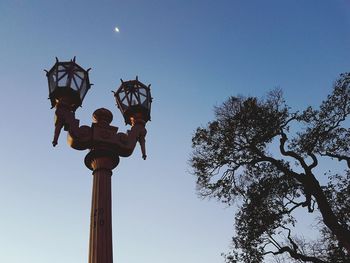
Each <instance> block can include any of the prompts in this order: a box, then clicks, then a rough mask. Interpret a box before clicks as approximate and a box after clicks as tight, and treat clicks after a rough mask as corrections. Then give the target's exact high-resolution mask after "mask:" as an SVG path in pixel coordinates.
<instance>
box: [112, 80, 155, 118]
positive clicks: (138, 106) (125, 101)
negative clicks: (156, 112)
mask: <svg viewBox="0 0 350 263" xmlns="http://www.w3.org/2000/svg"><path fill="white" fill-rule="evenodd" d="M150 86H151V85H148V86H146V85H145V84H143V83H142V82H140V81H139V80H138V78H137V77H136V79H135V80H129V81H123V80H121V85H120V87H119V88H118V89H117V91H116V92H114V97H115V99H116V102H117V106H118V108H119V109H120V111H121V113H122V115H123V117H124V120H125V123H126V124H130V125H133V124H134V122H135V120H143V121H144V122H147V121H149V120H151V103H152V97H151V89H150Z"/></svg>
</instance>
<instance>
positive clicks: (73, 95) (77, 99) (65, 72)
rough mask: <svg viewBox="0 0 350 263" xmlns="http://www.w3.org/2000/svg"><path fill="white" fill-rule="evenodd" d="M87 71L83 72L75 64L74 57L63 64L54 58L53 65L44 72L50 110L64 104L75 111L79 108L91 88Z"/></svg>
mask: <svg viewBox="0 0 350 263" xmlns="http://www.w3.org/2000/svg"><path fill="white" fill-rule="evenodd" d="M89 70H90V68H89V69H88V70H84V69H83V68H82V67H80V66H79V65H78V64H76V63H75V57H74V59H72V60H71V61H65V62H59V61H58V59H57V58H56V63H55V65H54V66H53V67H52V68H51V69H50V70H49V71H46V76H47V79H48V84H49V99H50V100H51V105H52V108H53V107H55V106H56V105H57V104H64V105H66V106H68V107H69V108H70V109H71V110H72V111H75V110H76V109H77V108H78V107H79V106H81V104H82V102H83V100H84V97H85V95H86V93H87V91H88V90H89V89H90V87H91V84H90V80H89V73H88V72H89Z"/></svg>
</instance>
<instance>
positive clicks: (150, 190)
mask: <svg viewBox="0 0 350 263" xmlns="http://www.w3.org/2000/svg"><path fill="white" fill-rule="evenodd" d="M349 14H350V2H349V1H347V0H329V1H326V0H308V1H305V0H284V1H281V0H274V1H272V0H264V1H261V0H256V1H246V0H244V1H243V0H217V1H213V0H197V1H189V0H187V1H185V0H172V1H168V0H158V1H146V0H143V1H142V0H139V1H136V0H128V1H104V0H101V1H83V0H79V1H74V0H73V1H72V0H70V1H68V0H62V1H47V0H46V1H44V0H42V1H36V0H33V1H25V0H0V88H1V104H0V112H1V114H2V116H1V129H0V138H1V147H0V164H1V173H0V200H1V205H0V219H1V221H0V262H6V263H7V262H8V263H23V262H26V263H32V262H33V263H47V262H50V263H62V262H67V263H73V262H74V263H80V262H81V263H83V262H87V256H88V236H89V217H90V202H91V187H92V176H91V173H90V171H89V170H88V169H87V168H86V167H85V166H84V163H83V159H84V156H85V154H86V152H78V151H75V150H72V149H70V148H69V147H68V146H67V145H66V142H65V135H63V136H61V138H60V141H59V145H58V147H57V148H53V147H52V146H51V141H52V136H53V114H54V112H53V110H50V103H49V101H48V100H47V96H48V89H47V80H46V77H45V74H44V71H43V69H49V68H50V67H51V66H52V65H53V64H54V62H55V56H57V57H58V58H59V59H60V60H69V59H71V58H72V57H73V56H77V62H78V64H80V65H81V66H83V67H85V68H89V67H92V70H91V74H90V79H91V82H92V83H94V84H95V85H94V86H93V89H91V90H90V92H89V93H88V94H87V97H86V99H85V101H84V103H83V108H80V109H78V111H77V117H79V118H80V120H81V123H82V124H89V123H91V114H92V112H93V111H94V110H95V109H97V108H99V107H106V108H108V109H110V110H111V111H112V112H113V113H114V117H115V120H114V121H113V124H114V125H116V126H119V127H120V130H124V131H125V130H126V129H127V128H126V127H125V126H124V123H123V121H122V117H121V115H120V113H119V112H118V111H117V109H116V107H115V106H114V100H113V99H114V98H113V95H112V93H111V90H115V89H116V88H117V87H118V86H119V79H120V78H123V79H125V80H128V79H132V78H134V77H135V76H136V75H138V76H139V79H140V80H141V81H142V82H144V83H145V84H149V83H151V84H152V95H153V97H154V103H153V109H152V122H150V123H149V124H148V126H147V129H148V135H147V136H148V137H147V138H146V139H147V150H148V157H149V158H148V160H147V161H143V160H142V159H141V153H140V150H139V149H138V148H137V149H136V150H135V152H134V155H133V156H132V157H130V158H127V159H122V160H121V162H120V164H119V166H118V167H117V169H116V170H115V171H114V175H113V179H112V180H113V183H112V191H113V242H114V244H113V245H114V261H115V262H118V263H122V262H125V263H139V262H144V263H147V262H149V263H151V262H152V263H175V262H176V263H178V262H182V263H198V262H201V263H219V262H223V259H222V258H221V257H220V253H221V252H225V251H227V250H228V249H229V244H230V240H231V235H232V231H233V216H234V209H233V208H226V207H225V206H224V205H222V204H220V203H217V202H215V201H214V200H210V201H208V200H204V201H203V200H201V199H199V198H198V197H197V195H196V190H195V178H194V177H193V176H192V175H191V174H190V173H189V172H188V171H189V169H190V168H189V166H188V164H187V160H188V158H189V155H190V152H191V148H190V146H191V136H192V134H193V131H194V130H195V128H196V127H197V126H199V125H204V124H205V123H207V122H208V121H209V120H211V118H212V117H213V115H212V109H213V106H214V105H218V104H220V103H221V102H223V101H224V100H225V98H227V97H228V96H230V95H237V94H243V95H256V96H261V95H263V94H264V93H265V92H267V91H268V90H270V89H272V88H274V87H276V86H279V87H281V88H282V89H283V90H284V94H285V97H286V99H287V101H288V102H289V104H290V105H291V106H292V107H293V108H295V109H297V108H300V107H304V106H307V105H317V104H318V102H320V101H321V100H322V99H323V98H325V96H326V95H327V94H328V93H329V92H330V90H331V85H332V83H333V81H334V80H335V79H336V78H337V76H338V75H339V74H340V73H341V72H345V71H349V70H350V59H349V58H350V56H349V55H350V15H349ZM115 26H118V27H119V28H120V33H116V32H114V30H113V29H114V27H115Z"/></svg>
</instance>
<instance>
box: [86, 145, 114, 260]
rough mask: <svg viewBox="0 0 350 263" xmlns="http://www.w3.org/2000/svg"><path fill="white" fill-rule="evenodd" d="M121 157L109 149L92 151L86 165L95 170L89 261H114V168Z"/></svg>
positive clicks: (87, 157)
mask: <svg viewBox="0 0 350 263" xmlns="http://www.w3.org/2000/svg"><path fill="white" fill-rule="evenodd" d="M118 162H119V157H118V156H117V155H116V154H113V153H111V152H108V151H103V150H102V151H101V150H92V151H90V152H89V153H88V155H87V156H86V157H85V164H86V165H87V166H88V168H90V169H92V170H93V173H92V174H93V187H92V202H91V221H90V244H89V263H112V262H113V245H112V194H111V178H112V170H113V169H114V168H115V167H116V166H117V165H118Z"/></svg>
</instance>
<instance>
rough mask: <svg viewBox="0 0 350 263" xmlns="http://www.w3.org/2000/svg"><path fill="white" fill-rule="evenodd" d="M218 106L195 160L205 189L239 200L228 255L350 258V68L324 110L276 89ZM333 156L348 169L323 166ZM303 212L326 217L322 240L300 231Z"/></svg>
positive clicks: (233, 258)
mask: <svg viewBox="0 0 350 263" xmlns="http://www.w3.org/2000/svg"><path fill="white" fill-rule="evenodd" d="M214 112H215V120H214V121H211V122H209V123H208V125H207V126H205V127H200V128H197V130H196V132H195V134H194V136H193V138H192V147H193V153H192V156H191V159H190V164H191V167H192V169H193V174H194V175H195V176H196V178H197V187H198V191H199V193H200V195H202V196H203V197H215V198H217V199H218V200H220V201H222V202H224V203H227V204H229V205H232V204H236V205H237V207H238V212H237V213H236V216H235V235H234V236H233V251H232V252H231V253H230V254H229V255H226V262H248V263H254V262H263V260H264V258H266V257H267V255H274V256H275V259H276V262H283V258H285V257H286V256H287V257H288V258H289V261H288V262H291V261H290V260H292V261H293V260H294V261H296V262H350V256H349V255H350V153H349V147H350V129H349V128H347V127H346V125H347V124H349V122H348V120H347V118H348V116H349V114H350V73H345V74H341V75H340V77H339V79H338V80H337V81H336V82H335V84H334V87H333V90H332V93H331V94H330V95H329V96H328V97H327V99H326V100H324V101H323V102H322V103H321V105H320V107H319V108H318V109H314V108H313V107H308V108H306V109H305V110H303V111H296V112H293V111H292V110H291V109H290V108H289V107H288V106H287V105H286V102H285V101H284V99H283V96H282V92H281V90H273V91H271V92H269V93H268V94H267V96H266V97H265V98H262V99H258V98H255V97H242V96H240V97H230V98H228V100H227V101H225V102H224V103H223V104H222V105H221V106H219V107H216V108H215V109H214ZM331 160H333V161H335V162H336V164H337V165H336V166H337V167H338V168H339V169H340V170H341V171H340V172H339V171H336V170H334V171H326V172H321V171H320V169H319V166H320V163H321V162H329V161H331ZM327 181H328V183H327ZM321 182H326V183H324V184H323V185H321ZM296 211H298V213H300V211H305V213H306V215H310V216H311V215H315V214H316V216H318V218H319V224H318V226H319V228H318V229H319V234H320V235H319V239H318V240H312V241H308V240H305V239H304V238H302V237H300V235H296V234H294V233H295V231H298V230H297V228H295V226H296V223H298V222H297V219H296V217H295V212H296Z"/></svg>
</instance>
